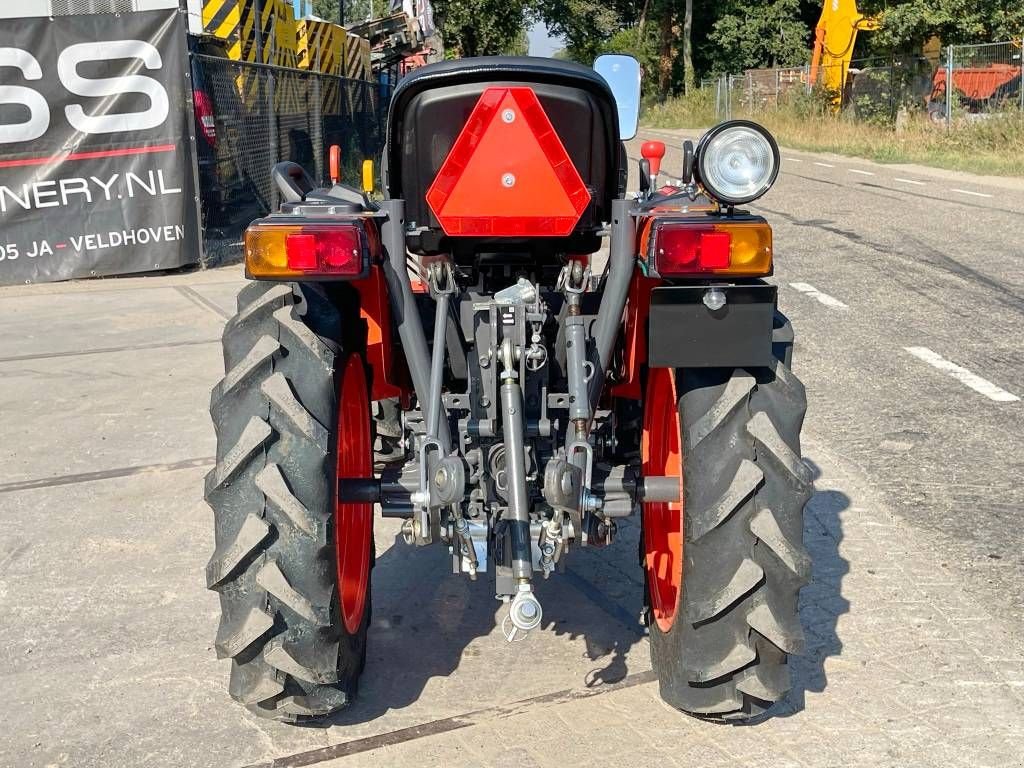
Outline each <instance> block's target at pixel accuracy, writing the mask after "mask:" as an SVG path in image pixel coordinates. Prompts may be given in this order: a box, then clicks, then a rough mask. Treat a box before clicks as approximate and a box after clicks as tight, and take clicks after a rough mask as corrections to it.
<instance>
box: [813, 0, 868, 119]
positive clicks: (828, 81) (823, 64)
mask: <svg viewBox="0 0 1024 768" xmlns="http://www.w3.org/2000/svg"><path fill="white" fill-rule="evenodd" d="M878 28H879V22H878V19H877V18H874V17H870V16H864V15H863V14H862V13H861V12H860V11H858V10H857V0H825V2H824V5H823V6H822V9H821V18H820V19H819V20H818V25H817V26H816V27H815V28H814V53H813V54H812V56H811V71H810V82H811V84H812V85H820V86H821V87H822V88H824V89H825V90H827V91H829V92H830V93H833V94H835V96H834V100H835V103H836V105H837V106H838V105H839V103H840V102H841V100H842V96H843V93H844V92H845V88H846V81H847V76H848V75H849V72H850V61H851V60H852V59H853V47H854V44H855V43H856V42H857V33H858V32H870V31H874V30H877V29H878Z"/></svg>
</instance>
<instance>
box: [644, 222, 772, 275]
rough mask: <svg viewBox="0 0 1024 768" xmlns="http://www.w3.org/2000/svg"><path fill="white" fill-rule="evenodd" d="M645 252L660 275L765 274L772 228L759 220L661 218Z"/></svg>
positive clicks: (769, 268) (769, 261)
mask: <svg viewBox="0 0 1024 768" xmlns="http://www.w3.org/2000/svg"><path fill="white" fill-rule="evenodd" d="M648 256H649V261H650V263H651V264H652V266H653V268H654V270H655V271H656V272H657V273H658V274H659V275H661V276H662V277H701V276H711V275H722V276H729V277H764V276H766V275H770V274H771V272H772V229H771V227H769V226H768V225H767V224H766V223H764V222H760V221H754V222H719V223H715V224H708V223H705V222H697V221H680V220H675V221H673V220H667V221H661V222H657V223H655V225H654V229H653V232H652V233H651V240H650V253H649V254H648Z"/></svg>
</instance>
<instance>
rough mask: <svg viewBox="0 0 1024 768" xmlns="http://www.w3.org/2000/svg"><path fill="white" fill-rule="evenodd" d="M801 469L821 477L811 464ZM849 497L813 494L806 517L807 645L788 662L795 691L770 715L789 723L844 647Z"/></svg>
mask: <svg viewBox="0 0 1024 768" xmlns="http://www.w3.org/2000/svg"><path fill="white" fill-rule="evenodd" d="M804 461H805V463H806V464H807V465H808V466H810V467H811V469H812V470H813V471H814V477H815V479H817V478H818V477H819V476H820V475H821V471H820V469H819V468H818V466H817V465H816V464H815V463H814V462H813V461H811V460H808V459H804ZM849 507H850V497H849V496H847V495H846V494H845V493H842V492H840V491H821V492H818V493H815V494H814V495H813V496H812V497H811V500H810V501H809V502H808V504H807V507H806V510H805V513H804V546H806V547H807V550H808V553H809V554H810V556H811V562H812V571H811V581H810V583H809V584H808V585H807V586H806V587H804V589H803V591H802V592H801V593H800V623H801V624H802V625H803V629H804V635H805V637H806V640H807V644H806V648H805V650H804V653H803V654H802V655H800V656H795V657H792V658H791V659H790V669H791V671H792V675H793V690H792V691H790V693H789V696H788V697H787V699H786V700H785V701H784V702H782V703H781V704H780V705H779V706H778V707H777V708H776V711H775V712H773V714H774V715H775V716H777V717H790V716H792V715H794V714H796V713H798V712H802V711H803V710H804V707H805V705H806V694H807V692H808V691H810V692H812V693H821V692H822V691H824V690H825V687H826V686H827V685H828V679H827V676H826V674H825V661H826V660H827V659H828V658H829V657H830V656H839V655H841V654H842V652H843V644H842V642H841V641H840V639H839V634H838V632H837V624H838V621H839V617H840V616H842V615H843V614H844V613H847V612H848V611H849V610H850V601H849V600H847V599H846V598H845V597H843V590H842V587H843V577H844V576H846V574H847V573H849V571H850V565H849V563H848V562H847V561H846V560H844V559H843V557H842V556H841V555H840V554H839V544H840V542H842V540H843V525H842V519H841V515H842V513H843V512H844V511H845V510H847V509H849Z"/></svg>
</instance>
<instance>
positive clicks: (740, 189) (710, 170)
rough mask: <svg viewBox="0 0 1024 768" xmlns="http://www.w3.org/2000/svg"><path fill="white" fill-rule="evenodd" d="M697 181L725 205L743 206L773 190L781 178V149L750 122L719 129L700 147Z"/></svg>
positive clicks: (732, 122)
mask: <svg viewBox="0 0 1024 768" xmlns="http://www.w3.org/2000/svg"><path fill="white" fill-rule="evenodd" d="M696 155H697V163H696V171H697V178H698V179H699V180H700V182H701V184H703V185H704V188H705V189H706V190H707V191H708V193H709V194H710V195H711V196H712V197H713V198H715V199H716V200H718V201H719V202H720V203H725V204H726V205H743V204H744V203H749V202H752V201H754V200H757V198H759V197H761V195H763V194H764V193H765V192H767V191H768V190H769V189H771V187H772V184H774V183H775V179H776V177H777V176H778V175H779V145H778V144H776V143H775V139H774V138H773V137H772V135H771V134H770V133H768V131H767V130H765V129H764V128H762V127H761V126H760V125H758V124H757V123H752V122H749V121H747V120H730V121H728V122H725V123H721V124H720V125H716V126H715V127H714V128H712V129H711V130H710V131H708V132H707V133H705V134H704V136H703V137H702V138H701V140H700V142H699V143H698V144H697V151H696Z"/></svg>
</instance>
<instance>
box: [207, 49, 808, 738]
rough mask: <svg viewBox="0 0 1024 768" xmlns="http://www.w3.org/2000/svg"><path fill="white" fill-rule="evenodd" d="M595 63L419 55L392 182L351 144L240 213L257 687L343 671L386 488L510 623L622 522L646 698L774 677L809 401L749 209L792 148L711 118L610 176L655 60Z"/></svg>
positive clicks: (789, 643) (742, 694) (220, 533)
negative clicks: (376, 194) (638, 585)
mask: <svg viewBox="0 0 1024 768" xmlns="http://www.w3.org/2000/svg"><path fill="white" fill-rule="evenodd" d="M595 67H596V69H595V70H591V69H589V68H586V67H583V66H580V65H577V64H572V63H568V62H560V61H556V60H549V59H534V58H505V57H495V58H480V59H466V60H460V61H449V62H443V63H439V64H431V65H428V66H425V67H423V68H420V69H418V70H416V71H415V72H413V73H412V74H410V75H409V76H407V77H406V78H405V79H404V80H402V82H401V83H400V85H399V87H398V89H397V91H396V93H395V94H394V97H393V99H392V101H391V105H390V110H389V114H388V119H387V141H386V145H385V147H384V150H383V158H382V162H383V199H373V198H372V197H371V196H370V194H369V188H370V187H371V186H372V183H371V182H372V176H373V174H372V173H368V174H366V176H367V177H368V178H367V179H364V186H363V187H362V188H360V187H359V186H358V185H355V186H350V185H346V184H345V183H343V181H342V180H338V179H337V176H338V167H337V166H338V157H337V153H336V152H335V153H332V166H333V167H332V174H331V175H332V176H333V177H334V178H335V182H334V183H333V185H331V186H328V187H324V188H318V187H317V185H316V184H315V182H314V181H313V180H312V179H311V178H310V176H309V175H308V174H307V173H306V171H305V170H303V169H302V168H301V167H299V166H297V165H295V164H294V163H281V164H279V165H277V166H276V167H275V168H274V171H273V176H274V179H275V183H276V184H277V185H278V188H279V190H280V193H281V196H282V198H283V201H284V202H283V203H282V206H281V209H280V211H277V212H274V213H272V214H271V215H269V216H267V217H265V218H262V219H258V220H257V221H254V222H253V223H252V225H251V226H250V227H249V228H248V230H247V231H246V233H245V237H244V250H245V269H246V273H247V276H248V277H249V278H250V282H249V283H248V284H247V285H246V286H245V287H244V288H243V289H242V291H241V292H240V293H239V295H238V311H237V314H236V315H235V316H234V317H233V318H231V319H230V320H229V321H228V322H227V325H226V327H225V330H224V336H223V350H224V363H225V374H224V378H223V379H222V380H221V381H220V382H219V383H218V384H217V385H216V387H215V388H214V390H213V393H212V397H211V405H210V412H211V415H212V419H213V423H214V426H215V428H216V433H217V461H216V466H215V467H214V468H213V470H212V471H211V472H210V473H209V475H208V476H207V478H206V499H207V501H208V502H209V504H210V506H211V507H212V509H213V512H214V523H215V534H216V549H215V551H214V553H213V556H212V558H211V559H210V561H209V564H208V566H207V570H206V576H207V582H208V585H209V587H210V588H211V589H213V590H215V591H216V592H218V593H219V596H220V603H221V610H222V614H221V621H220V627H219V630H218V633H217V638H216V648H217V652H218V654H219V655H220V656H221V657H224V658H229V659H230V660H231V676H230V684H229V690H230V693H231V695H232V696H233V697H234V698H235V699H237V700H238V701H240V702H242V703H243V704H244V705H246V706H247V707H248V708H249V709H250V710H252V711H253V712H255V713H256V714H259V715H262V716H266V717H272V718H277V719H281V720H287V721H303V720H307V719H312V718H318V717H323V716H325V715H328V714H329V713H331V712H333V711H335V710H337V709H339V708H341V707H344V706H345V705H346V704H348V703H349V702H350V701H352V699H353V698H354V696H355V695H356V691H357V687H358V682H359V677H360V675H361V674H362V673H363V670H364V664H365V659H366V647H367V642H368V641H372V639H373V635H372V633H369V637H368V628H369V626H370V613H371V604H372V599H371V582H372V573H373V566H374V562H375V551H376V550H375V542H374V535H373V528H374V519H375V517H376V516H377V515H378V514H379V515H381V516H383V517H386V518H397V519H399V520H401V521H402V523H401V526H402V535H403V538H404V540H405V542H406V543H407V545H409V546H415V547H420V546H440V547H443V548H444V549H445V550H446V551H447V553H448V554H449V556H450V567H451V570H452V571H453V572H454V573H455V574H460V575H461V576H462V577H465V578H470V579H487V580H488V581H489V584H490V585H492V586H493V593H494V594H495V595H496V596H497V597H498V599H499V600H501V601H502V603H503V604H504V605H503V607H501V608H500V609H499V610H500V614H501V615H500V616H499V623H500V625H501V628H502V631H503V633H504V634H505V636H506V638H507V639H508V640H510V641H511V640H521V639H527V640H528V639H529V633H531V632H539V631H543V628H544V627H545V626H546V625H548V624H550V623H552V622H557V621H558V617H559V615H560V614H561V613H562V612H563V611H565V610H566V606H564V605H559V604H557V603H554V604H553V603H548V604H546V605H544V606H542V605H541V600H540V598H539V597H538V593H537V591H536V590H535V584H536V583H537V581H538V580H540V579H547V578H549V577H551V578H559V576H558V572H559V571H560V570H561V569H562V568H563V567H564V564H565V562H566V560H567V559H568V558H570V557H571V556H572V553H573V552H574V551H575V550H576V549H581V548H587V547H589V548H594V549H601V548H604V547H608V546H612V545H614V543H615V541H616V538H617V531H618V526H619V525H620V524H622V523H623V521H624V520H625V519H627V518H633V519H634V520H636V521H638V523H639V525H640V527H641V529H642V535H641V537H640V551H639V552H638V560H637V563H636V567H637V573H638V576H639V574H643V580H644V582H645V584H646V588H645V590H644V598H643V605H639V604H638V605H637V610H638V612H642V614H643V616H644V617H645V620H646V622H647V624H648V626H649V632H650V643H651V655H652V660H653V665H654V669H655V671H656V672H657V675H658V679H659V681H660V689H661V695H662V696H663V698H664V699H665V700H666V701H667V702H669V703H670V704H671V705H673V706H674V707H677V708H679V709H680V710H683V711H685V712H689V713H692V714H695V715H698V716H700V717H704V718H710V719H714V720H720V721H728V722H741V721H747V720H750V719H751V718H754V717H757V716H759V715H761V714H762V713H764V712H765V711H767V710H768V709H769V708H770V707H771V705H772V704H773V703H774V702H777V701H779V700H780V699H781V698H782V697H783V696H784V694H785V692H786V691H787V690H788V689H789V688H790V686H791V682H790V672H789V667H788V666H787V657H788V655H789V654H793V653H799V652H800V650H801V648H802V644H803V634H802V632H801V627H800V619H799V615H798V611H797V598H798V593H799V590H800V587H801V585H803V584H804V583H805V582H806V580H807V578H808V574H809V567H810V562H809V558H808V555H807V553H806V552H805V550H804V548H803V544H802V537H803V508H804V505H805V503H806V502H807V500H808V497H809V496H810V492H811V480H812V477H811V472H810V469H809V467H808V466H807V465H805V463H804V462H803V461H802V459H801V457H800V429H801V424H802V421H803V417H804V411H805V408H806V399H805V394H804V388H803V386H802V385H801V384H800V382H799V381H798V380H797V378H796V377H795V376H794V375H793V373H792V371H791V369H790V358H791V353H792V347H793V331H792V327H791V326H790V324H789V322H788V321H787V320H786V318H785V317H784V316H783V315H782V314H781V313H780V312H779V310H778V307H777V299H778V295H777V288H776V286H775V285H772V284H770V283H768V282H766V280H765V278H766V277H768V276H770V275H771V274H772V270H773V260H774V249H773V240H772V229H771V226H770V225H769V223H768V222H767V221H766V220H765V219H764V218H762V217H761V216H758V215H756V214H754V213H752V212H750V211H749V210H747V209H746V208H745V207H744V206H746V205H748V204H749V203H751V202H753V201H754V200H756V199H758V198H759V197H760V196H762V195H764V194H765V193H766V192H768V190H769V189H770V188H771V186H772V184H773V183H774V181H775V178H776V176H777V174H778V170H779V151H778V147H777V145H776V143H775V141H774V139H773V138H772V137H771V135H770V134H769V133H768V132H767V131H765V130H764V129H763V128H761V127H760V126H758V125H756V124H754V123H750V122H744V121H733V122H727V123H723V124H721V125H718V126H716V127H715V128H713V129H711V130H710V131H708V132H707V133H706V134H705V135H704V137H703V138H702V139H701V140H700V141H699V142H698V143H697V144H696V146H694V144H693V143H691V142H689V141H687V142H681V144H680V147H679V149H680V150H681V155H682V157H683V160H682V162H681V163H680V167H678V168H676V169H673V171H674V172H673V175H674V176H678V177H679V180H678V181H676V182H673V183H672V184H671V185H669V184H665V185H661V184H659V183H658V178H659V171H660V168H659V166H660V163H661V160H662V158H663V156H664V155H665V149H666V148H665V146H664V145H663V144H660V143H658V142H648V143H646V144H645V145H644V146H643V148H642V154H643V160H642V161H641V162H640V165H639V191H638V192H635V193H627V183H626V180H627V153H626V149H625V144H624V142H625V141H626V140H629V139H631V138H632V137H633V136H634V134H635V133H636V130H637V115H638V109H639V104H640V67H639V64H638V63H637V62H636V60H635V59H632V58H631V57H628V56H619V55H612V56H603V57H601V58H599V59H598V61H597V63H596V65H595ZM378 543H379V544H381V545H382V546H383V544H382V543H380V542H378ZM395 546H402V544H400V543H398V544H395ZM392 562H395V561H394V560H392ZM394 567H396V568H399V569H400V568H401V567H402V566H401V565H400V564H398V565H395V566H394ZM437 578H438V579H441V578H445V576H444V575H443V574H441V573H438V574H437ZM612 578H614V577H612ZM546 623H547V624H546ZM422 653H423V658H419V657H417V656H413V657H410V658H404V659H401V660H397V659H396V660H395V661H394V663H402V664H409V665H415V664H428V663H429V660H428V657H429V655H430V654H431V649H430V648H429V647H424V648H423V649H422ZM523 658H524V659H527V658H530V656H529V654H528V653H527V654H525V655H524V656H523ZM529 663H536V664H540V665H543V664H544V659H543V658H535V659H531V660H530V662H529ZM508 684H509V686H514V685H515V681H513V680H510V681H509V683H508ZM511 695H513V697H514V695H515V694H514V691H513V692H511Z"/></svg>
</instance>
